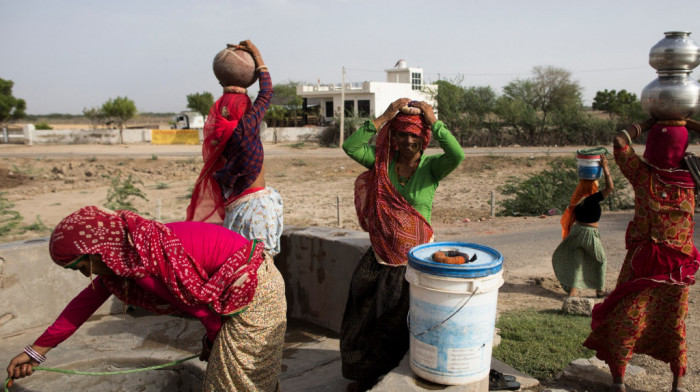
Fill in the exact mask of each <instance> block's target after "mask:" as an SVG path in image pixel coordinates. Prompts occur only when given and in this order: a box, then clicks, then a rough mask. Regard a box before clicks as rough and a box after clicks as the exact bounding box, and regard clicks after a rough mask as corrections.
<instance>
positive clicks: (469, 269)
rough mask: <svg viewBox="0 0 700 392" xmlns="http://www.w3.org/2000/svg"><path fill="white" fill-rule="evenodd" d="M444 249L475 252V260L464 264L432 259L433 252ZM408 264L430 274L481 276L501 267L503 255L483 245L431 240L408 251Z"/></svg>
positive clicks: (471, 253)
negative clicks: (446, 262)
mask: <svg viewBox="0 0 700 392" xmlns="http://www.w3.org/2000/svg"><path fill="white" fill-rule="evenodd" d="M444 249H455V250H458V251H460V252H463V253H467V254H468V255H469V256H472V255H473V254H475V253H476V260H474V261H473V262H471V263H465V264H444V263H438V262H435V261H433V253H435V252H438V251H441V250H444ZM408 265H409V267H411V268H413V269H414V270H416V271H419V272H423V273H426V274H430V275H437V276H448V277H453V278H481V277H484V276H489V275H493V274H495V273H497V272H499V271H500V270H501V269H503V255H502V254H501V252H499V251H497V250H496V249H493V248H490V247H488V246H485V245H479V244H472V243H468V242H431V243H428V244H422V245H418V246H415V247H413V248H411V250H410V251H408Z"/></svg>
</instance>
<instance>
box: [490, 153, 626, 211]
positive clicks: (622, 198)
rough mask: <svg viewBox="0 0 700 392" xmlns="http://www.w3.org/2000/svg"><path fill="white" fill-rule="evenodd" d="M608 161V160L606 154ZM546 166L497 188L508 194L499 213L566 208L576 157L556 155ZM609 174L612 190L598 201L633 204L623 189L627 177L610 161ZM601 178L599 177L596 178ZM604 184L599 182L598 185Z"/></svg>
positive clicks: (613, 205)
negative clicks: (523, 178)
mask: <svg viewBox="0 0 700 392" xmlns="http://www.w3.org/2000/svg"><path fill="white" fill-rule="evenodd" d="M608 161H609V162H612V160H611V159H610V158H609V159H608ZM549 166H550V169H549V170H543V171H541V172H539V173H537V174H534V175H531V176H530V177H529V178H527V179H525V180H521V179H518V178H514V177H512V178H511V179H509V180H508V181H507V182H506V184H505V185H503V186H502V187H501V188H500V191H501V193H502V194H503V195H504V196H511V198H509V199H506V200H504V201H503V202H501V208H502V210H501V211H499V213H498V215H499V216H538V215H541V214H544V213H547V212H548V211H550V210H552V209H554V210H556V211H557V213H561V212H563V211H564V210H566V207H567V206H568V205H569V203H570V202H571V195H572V194H573V192H574V189H576V186H577V185H578V182H579V178H578V170H577V165H576V159H574V158H557V159H555V160H553V161H552V162H550V164H549ZM609 166H610V175H611V176H612V178H613V184H614V185H615V190H614V191H613V193H612V194H610V196H608V197H607V198H606V200H605V201H604V202H603V203H602V204H601V206H602V207H607V208H608V209H609V210H611V211H614V210H622V209H627V208H631V207H633V206H634V201H633V200H632V197H631V193H630V192H629V191H627V190H625V187H626V186H628V184H629V183H628V182H627V180H626V179H625V178H624V177H623V176H622V173H621V172H620V170H619V168H618V167H617V165H615V164H614V163H612V164H610V165H609ZM603 181H604V180H603V179H601V180H600V182H603ZM604 187H605V185H604V183H603V184H600V188H604Z"/></svg>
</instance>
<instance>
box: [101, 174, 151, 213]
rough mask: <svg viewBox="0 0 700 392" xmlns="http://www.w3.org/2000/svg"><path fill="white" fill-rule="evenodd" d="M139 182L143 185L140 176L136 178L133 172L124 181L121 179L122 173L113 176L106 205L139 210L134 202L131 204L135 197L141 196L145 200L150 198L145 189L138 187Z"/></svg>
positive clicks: (116, 208)
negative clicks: (144, 191) (147, 196)
mask: <svg viewBox="0 0 700 392" xmlns="http://www.w3.org/2000/svg"><path fill="white" fill-rule="evenodd" d="M137 184H141V185H143V182H142V181H141V180H139V179H138V178H134V176H132V175H131V174H130V175H129V177H127V178H126V180H124V181H123V182H122V181H121V173H120V174H119V175H117V176H116V177H114V178H112V183H111V184H110V187H109V189H107V203H105V207H107V208H109V209H112V210H129V211H133V212H138V210H137V209H136V208H135V207H134V206H133V204H131V203H132V200H133V198H134V197H139V198H141V199H144V200H148V199H147V198H146V195H145V194H144V193H143V191H142V190H141V189H139V188H138V187H137Z"/></svg>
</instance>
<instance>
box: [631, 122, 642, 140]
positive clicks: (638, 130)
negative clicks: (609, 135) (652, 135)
mask: <svg viewBox="0 0 700 392" xmlns="http://www.w3.org/2000/svg"><path fill="white" fill-rule="evenodd" d="M632 125H634V129H636V130H637V134H636V135H634V137H638V136H639V135H641V134H642V126H641V125H639V124H632Z"/></svg>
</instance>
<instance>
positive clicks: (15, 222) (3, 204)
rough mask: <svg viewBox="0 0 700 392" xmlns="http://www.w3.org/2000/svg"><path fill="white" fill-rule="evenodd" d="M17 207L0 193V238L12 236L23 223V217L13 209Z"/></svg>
mask: <svg viewBox="0 0 700 392" xmlns="http://www.w3.org/2000/svg"><path fill="white" fill-rule="evenodd" d="M14 206H15V205H14V204H12V203H11V202H10V201H9V200H7V199H6V198H5V194H4V193H2V192H0V236H3V235H7V234H10V232H11V231H12V230H14V229H15V228H17V227H18V226H19V224H20V223H21V222H22V215H20V213H19V212H18V211H15V210H13V209H12V207H14Z"/></svg>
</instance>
